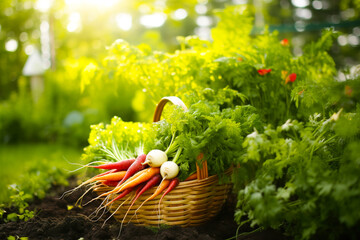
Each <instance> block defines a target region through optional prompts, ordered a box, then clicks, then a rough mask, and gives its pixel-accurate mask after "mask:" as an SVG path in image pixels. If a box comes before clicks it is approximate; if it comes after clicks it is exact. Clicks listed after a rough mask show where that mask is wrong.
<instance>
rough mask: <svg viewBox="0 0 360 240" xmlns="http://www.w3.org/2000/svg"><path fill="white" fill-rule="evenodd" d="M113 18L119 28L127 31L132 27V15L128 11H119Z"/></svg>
mask: <svg viewBox="0 0 360 240" xmlns="http://www.w3.org/2000/svg"><path fill="white" fill-rule="evenodd" d="M115 20H116V24H117V25H118V27H119V28H120V29H121V30H124V31H129V30H130V29H131V27H132V16H131V15H130V14H129V13H119V14H117V15H116V17H115Z"/></svg>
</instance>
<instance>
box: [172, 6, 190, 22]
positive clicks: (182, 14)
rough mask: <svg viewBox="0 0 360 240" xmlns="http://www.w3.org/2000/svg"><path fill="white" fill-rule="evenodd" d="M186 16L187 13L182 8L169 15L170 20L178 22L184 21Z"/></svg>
mask: <svg viewBox="0 0 360 240" xmlns="http://www.w3.org/2000/svg"><path fill="white" fill-rule="evenodd" d="M187 16H188V13H187V11H186V10H185V9H183V8H179V9H176V10H175V11H174V12H172V13H171V18H172V19H174V20H178V21H180V20H183V19H185V18H186V17H187Z"/></svg>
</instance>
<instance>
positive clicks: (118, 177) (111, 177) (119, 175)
mask: <svg viewBox="0 0 360 240" xmlns="http://www.w3.org/2000/svg"><path fill="white" fill-rule="evenodd" d="M125 174H126V171H120V172H114V173H109V174H106V175H103V176H99V177H93V178H91V179H90V180H91V182H94V181H100V180H101V181H102V180H108V181H119V180H121V179H123V177H124V176H125Z"/></svg>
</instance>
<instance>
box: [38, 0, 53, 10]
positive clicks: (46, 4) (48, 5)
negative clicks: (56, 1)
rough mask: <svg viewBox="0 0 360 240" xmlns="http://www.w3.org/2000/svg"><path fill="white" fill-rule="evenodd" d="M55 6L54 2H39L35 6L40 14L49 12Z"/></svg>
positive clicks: (42, 0)
mask: <svg viewBox="0 0 360 240" xmlns="http://www.w3.org/2000/svg"><path fill="white" fill-rule="evenodd" d="M52 5H53V0H37V2H36V4H35V9H37V10H39V11H40V12H47V11H49V9H50V8H51V6H52Z"/></svg>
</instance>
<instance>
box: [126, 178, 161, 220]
mask: <svg viewBox="0 0 360 240" xmlns="http://www.w3.org/2000/svg"><path fill="white" fill-rule="evenodd" d="M160 181H161V175H160V174H159V173H158V174H156V175H154V176H153V177H152V178H150V180H149V181H148V182H147V183H146V184H145V185H144V186H143V187H141V188H139V189H140V191H138V193H136V195H135V198H134V199H133V200H132V202H131V205H130V207H129V208H128V210H127V211H126V213H125V215H124V218H123V221H124V219H125V218H126V216H127V215H128V213H129V211H130V209H131V207H132V206H133V205H134V203H135V201H136V200H137V199H138V198H139V197H140V195H141V194H143V193H144V192H145V191H147V190H148V189H150V188H151V187H153V186H155V185H157V184H159V182H160Z"/></svg>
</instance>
